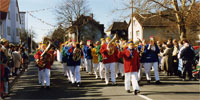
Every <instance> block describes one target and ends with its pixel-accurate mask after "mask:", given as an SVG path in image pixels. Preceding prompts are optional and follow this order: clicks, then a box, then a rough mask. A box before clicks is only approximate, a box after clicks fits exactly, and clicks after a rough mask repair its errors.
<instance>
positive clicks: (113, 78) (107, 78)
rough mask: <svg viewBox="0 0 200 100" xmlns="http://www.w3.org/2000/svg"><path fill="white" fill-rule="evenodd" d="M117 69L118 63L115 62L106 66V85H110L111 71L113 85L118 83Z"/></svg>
mask: <svg viewBox="0 0 200 100" xmlns="http://www.w3.org/2000/svg"><path fill="white" fill-rule="evenodd" d="M115 67H116V63H115V62H113V63H108V64H105V82H106V84H108V83H109V70H110V72H111V81H112V82H113V83H115V82H116V79H115Z"/></svg>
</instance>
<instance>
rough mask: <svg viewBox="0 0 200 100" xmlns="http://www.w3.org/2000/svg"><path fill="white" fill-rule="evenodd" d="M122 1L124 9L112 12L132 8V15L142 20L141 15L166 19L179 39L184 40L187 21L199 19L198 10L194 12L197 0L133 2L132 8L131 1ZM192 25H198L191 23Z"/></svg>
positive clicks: (134, 0) (144, 0)
mask: <svg viewBox="0 0 200 100" xmlns="http://www.w3.org/2000/svg"><path fill="white" fill-rule="evenodd" d="M123 1H124V3H123V5H124V7H122V8H117V9H115V10H113V12H116V11H124V10H131V8H133V9H134V14H139V15H140V16H141V17H143V18H145V17H144V16H143V14H152V16H151V17H153V16H161V17H163V18H166V19H168V20H170V21H173V22H174V23H175V24H176V26H177V29H178V32H179V34H180V39H183V38H186V32H187V27H189V26H190V25H191V23H190V24H189V23H188V21H194V22H195V21H196V22H197V20H199V17H200V16H199V15H200V14H199V13H200V12H199V10H196V9H199V6H198V5H199V0H133V2H134V3H133V4H134V5H133V6H131V0H123ZM191 15H193V16H191ZM129 16H130V15H129ZM191 19H193V20H191ZM194 19H195V20H194ZM198 22H199V21H198ZM192 25H193V26H195V25H199V24H198V23H192Z"/></svg>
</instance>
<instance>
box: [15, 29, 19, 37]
mask: <svg viewBox="0 0 200 100" xmlns="http://www.w3.org/2000/svg"><path fill="white" fill-rule="evenodd" d="M16 36H19V29H18V28H16Z"/></svg>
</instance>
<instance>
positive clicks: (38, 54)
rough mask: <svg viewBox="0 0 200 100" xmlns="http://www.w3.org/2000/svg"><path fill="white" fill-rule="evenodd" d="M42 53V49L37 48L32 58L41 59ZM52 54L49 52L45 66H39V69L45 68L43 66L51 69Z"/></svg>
mask: <svg viewBox="0 0 200 100" xmlns="http://www.w3.org/2000/svg"><path fill="white" fill-rule="evenodd" d="M42 53H43V51H42V50H38V51H37V52H36V54H35V55H34V58H35V59H38V60H41V55H42ZM48 53H52V52H48ZM52 56H53V54H49V55H48V56H47V58H48V61H47V62H46V65H45V67H44V68H40V67H39V70H42V69H45V68H47V69H51V65H52V61H53V57H52Z"/></svg>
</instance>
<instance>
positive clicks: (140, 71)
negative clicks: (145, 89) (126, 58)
mask: <svg viewBox="0 0 200 100" xmlns="http://www.w3.org/2000/svg"><path fill="white" fill-rule="evenodd" d="M143 67H144V63H140V69H139V71H138V81H140V80H141V77H142V68H143Z"/></svg>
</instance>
